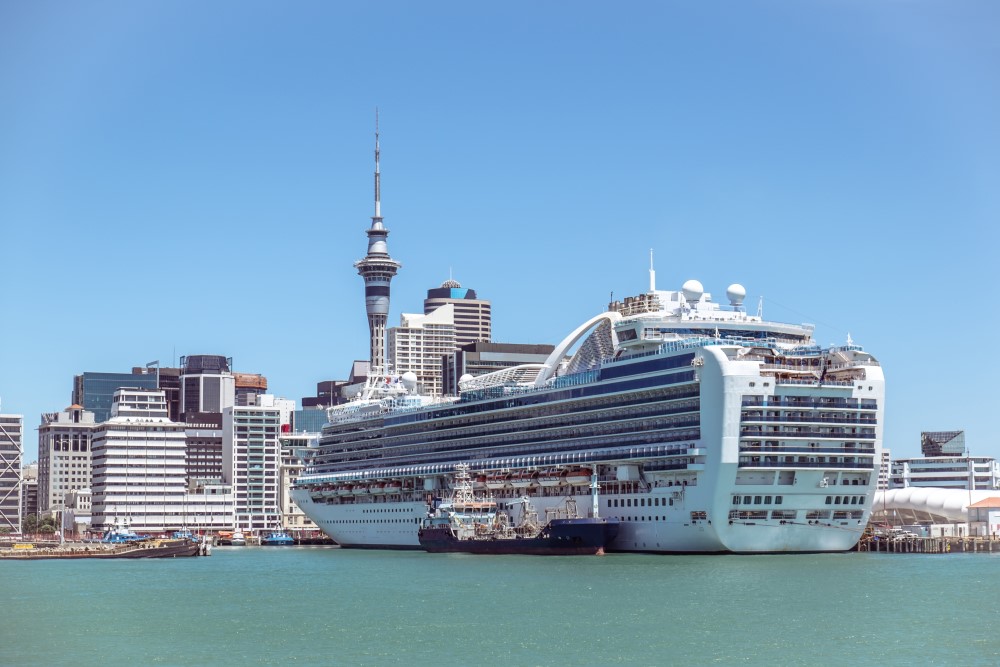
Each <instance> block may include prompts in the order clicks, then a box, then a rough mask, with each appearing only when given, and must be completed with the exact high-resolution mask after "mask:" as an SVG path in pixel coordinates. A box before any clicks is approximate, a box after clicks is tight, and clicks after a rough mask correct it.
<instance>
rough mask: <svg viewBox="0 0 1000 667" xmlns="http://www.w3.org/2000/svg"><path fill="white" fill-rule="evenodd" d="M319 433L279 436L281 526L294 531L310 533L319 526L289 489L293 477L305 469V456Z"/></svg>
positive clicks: (316, 441)
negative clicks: (308, 515) (301, 508)
mask: <svg viewBox="0 0 1000 667" xmlns="http://www.w3.org/2000/svg"><path fill="white" fill-rule="evenodd" d="M319 436H320V434H319V433H305V432H301V433H284V434H282V436H281V471H280V475H281V479H280V484H279V488H280V489H281V492H280V500H279V502H280V507H281V516H282V523H283V527H284V528H285V529H286V530H289V531H292V532H294V533H310V532H316V531H318V530H319V526H317V525H316V524H315V523H313V522H312V520H311V519H309V517H307V516H306V515H305V514H304V513H303V512H302V510H300V509H299V506H298V505H296V504H295V501H293V500H292V497H291V494H290V493H289V489H290V488H291V486H292V482H293V481H295V478H296V477H298V476H299V475H301V474H302V471H303V470H304V469H305V465H306V457H307V456H308V452H309V450H310V449H311V448H313V447H316V445H317V444H318V443H319Z"/></svg>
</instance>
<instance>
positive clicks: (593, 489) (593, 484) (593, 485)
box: [590, 466, 601, 519]
mask: <svg viewBox="0 0 1000 667" xmlns="http://www.w3.org/2000/svg"><path fill="white" fill-rule="evenodd" d="M600 488H601V485H600V484H598V483H597V466H594V469H593V471H592V472H591V474H590V493H591V495H592V496H593V498H594V518H595V519H597V518H600V517H599V516H598V514H599V511H600V510H599V508H600V506H601V502H600V500H599V499H598V498H597V492H598V490H599V489H600Z"/></svg>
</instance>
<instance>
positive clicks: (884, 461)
mask: <svg viewBox="0 0 1000 667" xmlns="http://www.w3.org/2000/svg"><path fill="white" fill-rule="evenodd" d="M891 453H892V452H891V451H890V450H888V449H883V450H882V458H881V460H880V462H879V466H878V483H877V485H876V487H875V488H876V489H888V488H889V478H890V477H891V474H892V459H891V458H890V454H891Z"/></svg>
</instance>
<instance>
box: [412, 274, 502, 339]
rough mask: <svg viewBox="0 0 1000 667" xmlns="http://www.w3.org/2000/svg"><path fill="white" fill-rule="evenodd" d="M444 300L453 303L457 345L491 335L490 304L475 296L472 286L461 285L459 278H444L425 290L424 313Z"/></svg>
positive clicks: (441, 303) (491, 317)
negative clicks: (456, 279) (438, 285)
mask: <svg viewBox="0 0 1000 667" xmlns="http://www.w3.org/2000/svg"><path fill="white" fill-rule="evenodd" d="M446 304H451V305H452V306H454V307H455V342H456V343H457V344H458V345H465V344H466V343H475V342H478V341H489V340H491V339H492V337H493V316H492V312H491V308H492V306H491V305H490V302H489V301H486V300H484V299H479V298H477V297H476V291H475V290H472V289H466V288H463V287H462V286H461V285H460V284H459V283H458V281H455V280H450V279H449V280H446V281H445V282H443V283H441V287H435V288H433V289H429V290H427V298H426V299H424V314H425V315H426V314H430V313H432V312H434V311H435V310H437V309H438V308H440V307H441V306H444V305H446Z"/></svg>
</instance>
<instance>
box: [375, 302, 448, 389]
mask: <svg viewBox="0 0 1000 667" xmlns="http://www.w3.org/2000/svg"><path fill="white" fill-rule="evenodd" d="M399 320H400V324H399V326H398V327H393V328H391V329H389V364H390V368H391V369H392V371H393V373H395V374H397V375H402V374H404V373H408V372H412V373H414V374H415V375H416V376H417V382H418V383H419V385H420V386H421V392H422V393H426V394H429V395H431V396H441V395H442V393H441V392H442V390H443V383H442V378H441V364H442V361H441V360H442V358H443V357H444V356H445V355H449V354H451V353H452V352H454V351H455V306H454V305H452V304H450V303H449V304H445V305H443V306H441V307H440V308H438V309H437V310H435V311H434V312H432V313H429V314H427V315H414V314H408V313H403V314H402V315H401V316H400V318H399Z"/></svg>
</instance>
